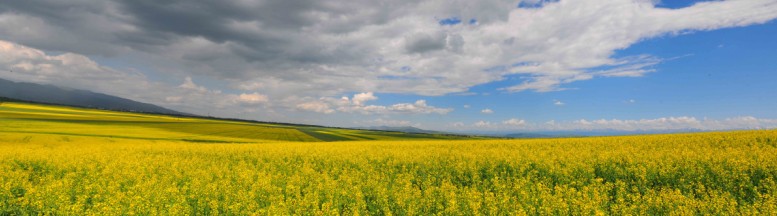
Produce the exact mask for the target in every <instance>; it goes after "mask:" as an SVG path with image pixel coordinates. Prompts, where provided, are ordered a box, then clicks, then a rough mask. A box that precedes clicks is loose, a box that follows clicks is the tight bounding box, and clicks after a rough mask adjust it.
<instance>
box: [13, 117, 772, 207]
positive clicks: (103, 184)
mask: <svg viewBox="0 0 777 216" xmlns="http://www.w3.org/2000/svg"><path fill="white" fill-rule="evenodd" d="M23 106H38V105H24V104H8V103H6V104H3V105H2V108H1V109H0V215H27V214H31V215H37V214H47V215H48V214H56V215H254V214H259V215H266V214H269V215H338V214H345V215H372V214H378V215H381V214H382V215H431V214H436V215H472V214H475V215H481V214H485V215H550V214H555V215H628V214H631V215H643V214H680V215H688V214H719V215H740V214H745V215H775V214H777V180H776V179H777V131H775V130H759V131H736V132H709V133H694V134H675V135H643V136H618V137H590V138H559V139H524V140H412V139H406V140H392V141H385V140H374V141H343V142H313V141H316V139H315V138H313V137H311V136H308V135H307V134H306V133H302V132H300V130H296V129H294V128H291V127H289V128H281V127H277V128H275V127H270V126H266V127H269V128H272V129H273V130H269V131H265V129H266V128H264V127H265V126H260V125H249V124H247V123H224V122H220V123H218V124H215V125H214V124H206V123H208V122H206V121H211V120H196V119H177V118H173V117H161V116H152V115H139V114H126V115H138V116H135V117H131V116H130V117H128V116H123V114H120V113H114V112H105V113H103V114H105V115H98V114H99V113H98V114H95V113H91V111H84V112H85V113H81V114H79V113H78V112H76V111H77V110H76V111H74V110H70V109H65V108H58V107H52V108H51V110H48V111H44V110H43V109H38V108H34V107H32V108H31V107H27V108H25V107H23ZM41 107H43V106H41ZM31 110H38V111H39V112H40V113H39V114H35V113H34V112H33V111H31ZM94 112H98V111H94ZM99 112H104V111H99ZM46 113H49V114H51V115H49V114H46ZM52 116H60V117H52ZM95 116H100V117H99V118H98V117H95ZM109 116H112V117H109ZM137 118H145V119H148V121H150V122H156V123H143V121H140V120H137ZM161 118H169V119H167V120H164V122H167V123H164V124H163V123H159V122H162V121H161V120H159V119H161ZM79 119H80V120H84V121H78V120H79ZM86 120H101V121H103V122H99V123H94V122H91V123H90V122H85V121H86ZM107 120H110V121H112V122H113V123H108V121H107ZM122 121H125V122H122ZM176 122H178V123H176ZM211 123H212V122H211ZM155 124H159V125H155ZM168 124H169V125H168ZM187 124H202V125H200V126H201V127H197V128H190V129H179V128H176V125H179V126H186V125H187ZM149 125H151V126H149ZM228 125H233V127H234V128H231V129H234V130H237V129H239V130H240V131H241V133H245V134H231V133H229V129H230V128H229V126H228ZM234 125H238V126H239V125H243V126H241V127H238V126H234ZM219 126H223V127H226V128H222V129H224V130H218V129H219ZM244 127H252V128H253V127H256V128H254V131H251V130H245V128H244ZM276 130H277V131H276ZM209 131H215V132H209ZM260 133H265V134H266V136H260V135H257V134H260ZM359 136H361V135H359ZM182 137H183V138H182ZM290 140H291V141H290Z"/></svg>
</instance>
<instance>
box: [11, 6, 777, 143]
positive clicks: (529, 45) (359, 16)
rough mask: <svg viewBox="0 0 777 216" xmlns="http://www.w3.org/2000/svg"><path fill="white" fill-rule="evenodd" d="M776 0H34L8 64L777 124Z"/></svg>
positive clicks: (199, 101)
mask: <svg viewBox="0 0 777 216" xmlns="http://www.w3.org/2000/svg"><path fill="white" fill-rule="evenodd" d="M775 19H777V0H739V1H687V0H683V1H668V0H667V1H656V0H652V1H651V0H585V1H584V0H559V1H544V0H523V1H507V0H483V1H465V0H460V1H448V0H445V1H443V0H421V1H417V0H407V1H405V0H396V1H377V2H376V1H359V0H357V1H353V0H348V1H345V0H332V1H313V0H225V1H211V0H190V1H155V0H105V1H92V0H71V1H60V0H26V1H10V2H4V3H3V4H0V78H2V79H8V80H13V81H19V82H33V83H42V84H52V85H57V86H63V87H71V88H79V89H85V90H91V91H95V92H100V93H106V94H111V95H116V96H120V97H125V98H129V99H133V100H137V101H141V102H147V103H153V104H157V105H160V106H164V107H167V108H171V109H175V110H178V111H183V112H189V113H193V114H198V115H210V116H219V117H230V118H243V119H252V120H261V121H275V122H291V123H305V124H318V125H326V126H339V127H368V126H414V127H419V128H423V129H429V130H440V131H452V132H467V131H481V132H483V131H486V132H488V131H491V132H500V131H501V132H536V131H573V130H588V131H594V130H619V131H632V132H633V131H666V130H688V129H692V130H732V129H761V128H777V41H775V39H774V38H777V21H775Z"/></svg>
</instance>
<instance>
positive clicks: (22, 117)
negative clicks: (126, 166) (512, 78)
mask: <svg viewBox="0 0 777 216" xmlns="http://www.w3.org/2000/svg"><path fill="white" fill-rule="evenodd" d="M0 119H2V120H0V128H1V129H0V132H14V133H28V134H51V135H68V136H92V137H115V138H127V139H143V140H167V141H189V142H206V143H266V142H281V141H294V142H318V141H356V140H408V139H417V140H426V139H445V140H448V139H465V138H467V137H464V136H454V135H443V134H409V133H401V132H389V131H369V130H351V129H341V128H328V127H314V126H295V125H284V124H269V123H248V122H236V121H226V120H214V119H203V118H190V117H172V116H163V115H149V114H138V113H125V112H114V111H103V110H92V109H81V108H72V107H60V106H43V105H33V104H24V103H8V102H6V103H4V104H3V105H2V106H0Z"/></svg>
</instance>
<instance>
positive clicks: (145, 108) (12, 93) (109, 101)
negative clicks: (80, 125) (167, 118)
mask: <svg viewBox="0 0 777 216" xmlns="http://www.w3.org/2000/svg"><path fill="white" fill-rule="evenodd" d="M0 98H7V99H12V100H13V99H15V100H19V101H29V102H38V103H47V104H58V105H68V106H77V107H87V108H98V109H107V110H117V111H132V112H144V113H160V114H172V115H190V114H187V113H182V112H178V111H175V110H171V109H167V108H164V107H160V106H157V105H153V104H148V103H142V102H137V101H133V100H130V99H126V98H120V97H116V96H111V95H107V94H102V93H95V92H91V91H86V90H79V89H71V88H63V87H58V86H53V85H41V84H35V83H23V82H13V81H9V80H4V79H0ZM7 99H6V100H7Z"/></svg>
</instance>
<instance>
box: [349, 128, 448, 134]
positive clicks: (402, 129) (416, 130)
mask: <svg viewBox="0 0 777 216" xmlns="http://www.w3.org/2000/svg"><path fill="white" fill-rule="evenodd" d="M361 129H367V130H378V131H396V132H405V133H426V134H440V133H442V132H439V131H432V130H424V129H421V128H417V127H412V126H403V127H391V126H374V127H364V128H361Z"/></svg>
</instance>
